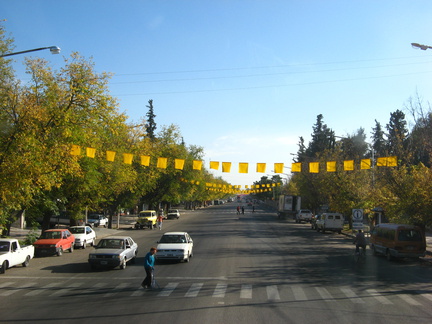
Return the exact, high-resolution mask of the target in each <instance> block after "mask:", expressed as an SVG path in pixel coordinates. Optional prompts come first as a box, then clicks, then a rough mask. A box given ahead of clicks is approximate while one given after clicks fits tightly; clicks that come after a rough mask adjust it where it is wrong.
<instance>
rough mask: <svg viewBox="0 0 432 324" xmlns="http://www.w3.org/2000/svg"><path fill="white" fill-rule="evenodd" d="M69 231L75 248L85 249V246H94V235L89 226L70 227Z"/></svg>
mask: <svg viewBox="0 0 432 324" xmlns="http://www.w3.org/2000/svg"><path fill="white" fill-rule="evenodd" d="M69 231H70V232H71V233H72V234H73V235H74V236H75V248H83V249H85V248H86V246H87V244H89V245H90V246H93V245H94V244H95V241H96V233H95V231H93V229H92V228H91V227H90V226H72V227H70V228H69Z"/></svg>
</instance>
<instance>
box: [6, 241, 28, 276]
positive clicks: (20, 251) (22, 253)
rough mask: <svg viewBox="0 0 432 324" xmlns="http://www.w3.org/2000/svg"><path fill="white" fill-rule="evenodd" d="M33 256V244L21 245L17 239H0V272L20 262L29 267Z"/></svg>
mask: <svg viewBox="0 0 432 324" xmlns="http://www.w3.org/2000/svg"><path fill="white" fill-rule="evenodd" d="M33 257H34V246H33V245H29V246H23V247H21V246H20V244H19V242H18V240H17V239H6V238H2V239H0V273H5V271H6V270H7V269H9V268H11V267H14V266H16V265H19V264H21V265H22V266H23V267H27V266H28V265H29V263H30V260H31V259H33Z"/></svg>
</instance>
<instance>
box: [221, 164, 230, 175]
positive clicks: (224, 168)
mask: <svg viewBox="0 0 432 324" xmlns="http://www.w3.org/2000/svg"><path fill="white" fill-rule="evenodd" d="M222 172H228V173H229V172H231V162H222Z"/></svg>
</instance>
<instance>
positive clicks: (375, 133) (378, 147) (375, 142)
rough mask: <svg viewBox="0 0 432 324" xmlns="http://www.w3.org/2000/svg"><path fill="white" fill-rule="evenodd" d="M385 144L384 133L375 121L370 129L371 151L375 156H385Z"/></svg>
mask: <svg viewBox="0 0 432 324" xmlns="http://www.w3.org/2000/svg"><path fill="white" fill-rule="evenodd" d="M386 147H387V144H386V140H385V139H384V131H383V129H382V126H381V124H380V123H379V122H378V121H377V120H376V119H375V127H374V128H372V149H373V150H374V155H375V156H386V155H387V150H386Z"/></svg>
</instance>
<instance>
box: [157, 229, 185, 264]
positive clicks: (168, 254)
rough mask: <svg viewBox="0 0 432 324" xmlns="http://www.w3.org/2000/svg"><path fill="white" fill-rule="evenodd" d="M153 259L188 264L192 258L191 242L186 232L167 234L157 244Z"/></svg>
mask: <svg viewBox="0 0 432 324" xmlns="http://www.w3.org/2000/svg"><path fill="white" fill-rule="evenodd" d="M157 243H158V245H157V248H156V249H157V253H156V254H155V258H156V260H158V261H161V260H176V261H185V262H189V259H190V258H191V257H192V256H193V240H192V238H191V237H190V236H189V234H188V233H186V232H167V233H165V234H164V235H162V237H161V239H160V240H159V241H158V242H157Z"/></svg>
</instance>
